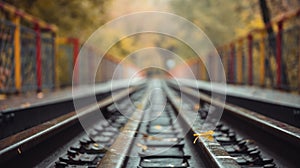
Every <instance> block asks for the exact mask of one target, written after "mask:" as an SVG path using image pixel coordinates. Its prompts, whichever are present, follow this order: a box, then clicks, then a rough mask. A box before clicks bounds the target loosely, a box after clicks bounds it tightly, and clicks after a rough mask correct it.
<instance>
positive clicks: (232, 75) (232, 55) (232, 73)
mask: <svg viewBox="0 0 300 168" xmlns="http://www.w3.org/2000/svg"><path fill="white" fill-rule="evenodd" d="M234 62H235V61H234V44H233V43H231V44H230V73H229V74H230V76H229V79H230V83H234V67H235V66H234Z"/></svg>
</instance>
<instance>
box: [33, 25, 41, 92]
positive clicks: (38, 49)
mask: <svg viewBox="0 0 300 168" xmlns="http://www.w3.org/2000/svg"><path fill="white" fill-rule="evenodd" d="M34 30H35V33H36V77H37V92H41V91H42V53H41V29H40V26H39V24H36V25H35V28H34Z"/></svg>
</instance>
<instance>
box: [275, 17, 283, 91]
mask: <svg viewBox="0 0 300 168" xmlns="http://www.w3.org/2000/svg"><path fill="white" fill-rule="evenodd" d="M277 26H278V32H277V37H276V63H277V71H276V73H277V83H276V84H277V88H279V89H280V88H281V75H282V73H281V72H282V67H281V64H282V61H281V58H282V29H283V21H279V22H278V24H277Z"/></svg>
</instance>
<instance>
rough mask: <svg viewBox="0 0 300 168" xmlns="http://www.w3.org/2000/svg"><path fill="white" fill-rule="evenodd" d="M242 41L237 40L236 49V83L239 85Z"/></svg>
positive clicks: (241, 67) (241, 64)
mask: <svg viewBox="0 0 300 168" xmlns="http://www.w3.org/2000/svg"><path fill="white" fill-rule="evenodd" d="M242 45H243V41H242V39H240V40H238V47H237V51H236V53H237V59H236V60H237V62H236V64H237V83H238V84H241V83H242V82H243V59H242V56H243V46H242Z"/></svg>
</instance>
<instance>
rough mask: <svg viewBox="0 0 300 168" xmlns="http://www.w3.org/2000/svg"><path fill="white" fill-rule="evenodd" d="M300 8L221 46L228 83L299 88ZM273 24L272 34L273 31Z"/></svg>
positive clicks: (284, 88) (219, 50)
mask: <svg viewBox="0 0 300 168" xmlns="http://www.w3.org/2000/svg"><path fill="white" fill-rule="evenodd" d="M299 24H300V9H299V10H296V11H293V12H290V13H286V14H284V15H281V16H279V17H277V18H275V19H274V20H273V21H272V22H271V23H269V24H268V25H267V26H266V27H265V28H264V29H256V30H253V31H251V32H249V34H248V35H247V36H245V37H242V38H239V39H237V40H234V41H232V42H231V43H229V44H225V45H223V46H220V47H219V48H218V52H219V54H220V56H221V58H222V61H223V64H224V67H225V71H226V75H227V81H228V83H233V84H247V85H258V86H262V87H268V88H277V89H283V90H291V91H292V90H299V89H300V80H299V77H300V67H299V66H300V62H299V61H300V59H299V58H300V54H299V51H300V50H299V46H300V34H299V30H300V29H299V28H300V27H299ZM270 27H272V30H273V33H270V32H268V31H270V29H269V28H270Z"/></svg>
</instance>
